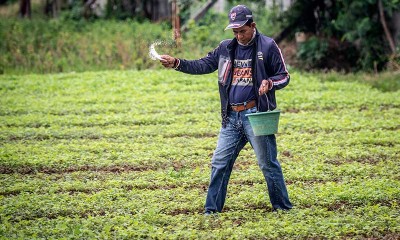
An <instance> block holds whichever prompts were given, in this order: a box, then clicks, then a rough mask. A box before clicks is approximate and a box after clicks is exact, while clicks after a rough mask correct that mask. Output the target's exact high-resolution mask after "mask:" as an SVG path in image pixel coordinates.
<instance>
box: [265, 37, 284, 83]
mask: <svg viewBox="0 0 400 240" xmlns="http://www.w3.org/2000/svg"><path fill="white" fill-rule="evenodd" d="M267 59H268V60H267V66H266V69H267V74H268V76H269V80H272V83H273V86H272V89H275V90H279V89H282V88H284V87H286V86H287V85H288V84H289V81H290V75H289V72H288V71H287V69H286V65H285V61H284V60H283V56H282V52H281V50H280V49H279V47H278V45H277V44H276V43H275V41H272V43H271V45H270V48H269V50H268V57H267Z"/></svg>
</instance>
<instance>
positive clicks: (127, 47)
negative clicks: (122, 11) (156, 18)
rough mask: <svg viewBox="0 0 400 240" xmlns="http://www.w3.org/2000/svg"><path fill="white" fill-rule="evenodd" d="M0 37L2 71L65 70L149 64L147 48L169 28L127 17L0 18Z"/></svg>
mask: <svg viewBox="0 0 400 240" xmlns="http://www.w3.org/2000/svg"><path fill="white" fill-rule="evenodd" d="M140 33H146V34H140ZM0 37H1V39H3V40H4V41H1V43H0V54H1V55H2V58H0V70H1V72H6V73H7V72H8V73H10V72H18V73H23V72H38V73H42V72H70V71H87V70H104V69H142V68H148V67H154V66H155V62H154V61H151V59H150V58H149V57H148V47H149V45H150V44H151V43H152V42H154V41H155V40H157V39H169V38H170V30H169V29H168V27H167V26H166V25H163V24H161V25H155V24H150V23H148V22H143V23H138V22H134V21H129V20H128V21H124V22H117V21H104V20H98V21H95V22H87V21H60V20H52V21H50V22H48V21H45V20H35V21H29V20H18V21H15V20H14V19H4V20H3V19H2V21H1V23H0Z"/></svg>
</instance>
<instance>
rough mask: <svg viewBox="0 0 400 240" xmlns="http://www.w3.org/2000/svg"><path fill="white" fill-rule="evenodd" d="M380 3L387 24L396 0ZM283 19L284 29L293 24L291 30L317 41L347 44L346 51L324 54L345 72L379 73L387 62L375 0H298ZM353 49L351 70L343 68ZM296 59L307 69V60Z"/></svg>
mask: <svg viewBox="0 0 400 240" xmlns="http://www.w3.org/2000/svg"><path fill="white" fill-rule="evenodd" d="M382 4H383V8H384V11H385V15H386V20H387V21H388V22H389V20H390V17H391V16H392V13H393V11H395V10H399V9H400V7H399V6H400V4H399V1H398V0H383V1H382ZM283 17H284V19H283V20H282V21H283V22H285V25H286V26H290V25H292V24H295V25H296V28H292V31H303V32H307V33H312V34H315V35H316V36H317V37H319V38H321V39H326V38H328V39H340V41H342V44H345V45H347V44H348V43H351V44H352V46H351V47H350V48H346V49H344V51H341V52H337V51H336V52H335V51H334V50H335V46H333V47H331V48H330V49H329V51H327V52H325V55H324V57H325V58H334V59H335V60H336V61H337V62H338V63H341V62H342V63H343V62H344V67H343V68H344V69H345V70H359V69H362V70H373V69H376V70H383V69H384V68H385V64H387V63H388V61H389V57H388V56H389V55H390V49H389V47H388V43H387V40H386V38H385V35H384V32H383V28H382V24H381V21H380V16H379V12H378V1H364V0H357V1H353V0H351V1H350V0H344V1H334V0H331V1H306V0H301V1H296V2H295V3H294V4H293V7H292V8H291V9H290V10H289V11H288V12H287V13H285V14H284V15H283ZM309 41H311V43H310V45H313V44H314V43H315V41H316V40H315V39H313V38H312V39H310V40H309ZM313 42H314V43H313ZM311 50H314V51H315V54H320V53H321V51H320V50H318V49H317V48H314V49H311ZM331 50H332V51H331ZM354 50H356V52H357V54H352V55H354V56H356V58H357V59H356V64H355V65H354V66H353V67H352V68H351V69H346V67H347V65H348V64H347V63H348V62H354V61H353V59H352V57H351V58H350V59H346V55H347V54H348V52H349V51H350V52H352V51H354ZM313 53H314V52H311V53H309V54H310V55H311V54H313ZM303 56H304V55H300V57H303ZM305 57H307V56H305ZM300 60H301V61H303V60H305V61H306V63H307V65H306V66H307V67H308V66H309V64H308V60H309V59H308V58H305V59H303V58H301V59H300ZM315 65H317V66H318V65H319V64H317V63H316V64H315ZM324 67H329V66H324Z"/></svg>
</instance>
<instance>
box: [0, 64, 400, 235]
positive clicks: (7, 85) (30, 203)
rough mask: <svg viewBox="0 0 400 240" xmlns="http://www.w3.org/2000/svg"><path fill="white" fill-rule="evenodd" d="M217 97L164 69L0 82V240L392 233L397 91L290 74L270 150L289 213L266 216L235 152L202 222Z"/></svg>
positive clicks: (398, 179) (245, 161) (265, 204)
mask: <svg viewBox="0 0 400 240" xmlns="http://www.w3.org/2000/svg"><path fill="white" fill-rule="evenodd" d="M397 76H398V75H397ZM357 77H359V78H360V76H357ZM397 79H399V78H397ZM217 88H218V86H217V83H216V74H210V75H203V76H192V75H185V74H182V73H178V72H175V71H173V70H160V71H156V70H146V71H103V72H83V73H61V74H43V75H41V74H30V75H8V74H6V75H0V96H1V97H0V186H1V188H0V221H1V222H0V239H39V238H42V239H54V238H60V239H93V238H98V239H135V238H156V239H221V238H222V239H304V238H307V239H335V238H339V239H343V238H355V239H364V238H369V239H399V238H400V224H399V222H400V164H399V160H400V159H399V158H400V120H399V116H400V98H399V90H397V91H382V90H380V89H378V88H375V87H373V86H371V85H369V84H365V83H362V82H360V81H348V78H344V77H343V78H342V76H341V75H339V74H328V75H324V74H306V73H300V72H296V71H294V72H293V73H292V81H291V83H290V84H289V86H287V88H285V89H283V90H281V91H279V92H277V98H278V106H279V109H280V110H281V111H282V114H281V120H280V126H279V133H278V134H277V141H278V148H279V155H278V157H279V160H280V162H281V164H282V168H283V171H284V174H285V179H286V182H287V187H288V191H289V195H290V197H291V200H292V203H293V204H294V206H295V207H294V208H293V210H291V211H289V212H273V211H272V208H271V206H270V204H269V199H268V194H267V191H266V184H265V183H264V180H263V176H262V174H261V171H260V170H259V169H258V166H257V162H256V160H255V156H254V154H253V151H252V149H251V148H250V147H249V146H246V148H245V149H244V150H243V151H242V153H241V154H240V156H239V158H238V159H237V161H236V164H235V167H234V171H233V173H232V177H231V180H230V184H229V188H228V197H227V201H226V205H225V209H224V211H223V212H222V213H221V214H219V215H218V216H213V217H206V216H203V215H202V211H203V204H204V200H205V195H206V190H207V185H208V181H209V173H210V159H211V156H212V153H213V150H214V147H215V145H216V140H217V136H218V131H219V128H220V117H219V108H220V106H219V96H218V89H217Z"/></svg>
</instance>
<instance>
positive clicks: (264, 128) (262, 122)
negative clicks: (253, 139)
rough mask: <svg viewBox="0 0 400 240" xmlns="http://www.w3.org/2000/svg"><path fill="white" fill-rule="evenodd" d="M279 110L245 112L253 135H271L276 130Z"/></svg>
mask: <svg viewBox="0 0 400 240" xmlns="http://www.w3.org/2000/svg"><path fill="white" fill-rule="evenodd" d="M280 113H281V112H280V111H279V110H273V111H268V112H257V113H250V114H246V116H247V117H248V118H249V121H250V125H251V128H253V132H254V135H256V136H263V135H271V134H275V133H277V132H278V124H279V115H280Z"/></svg>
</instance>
